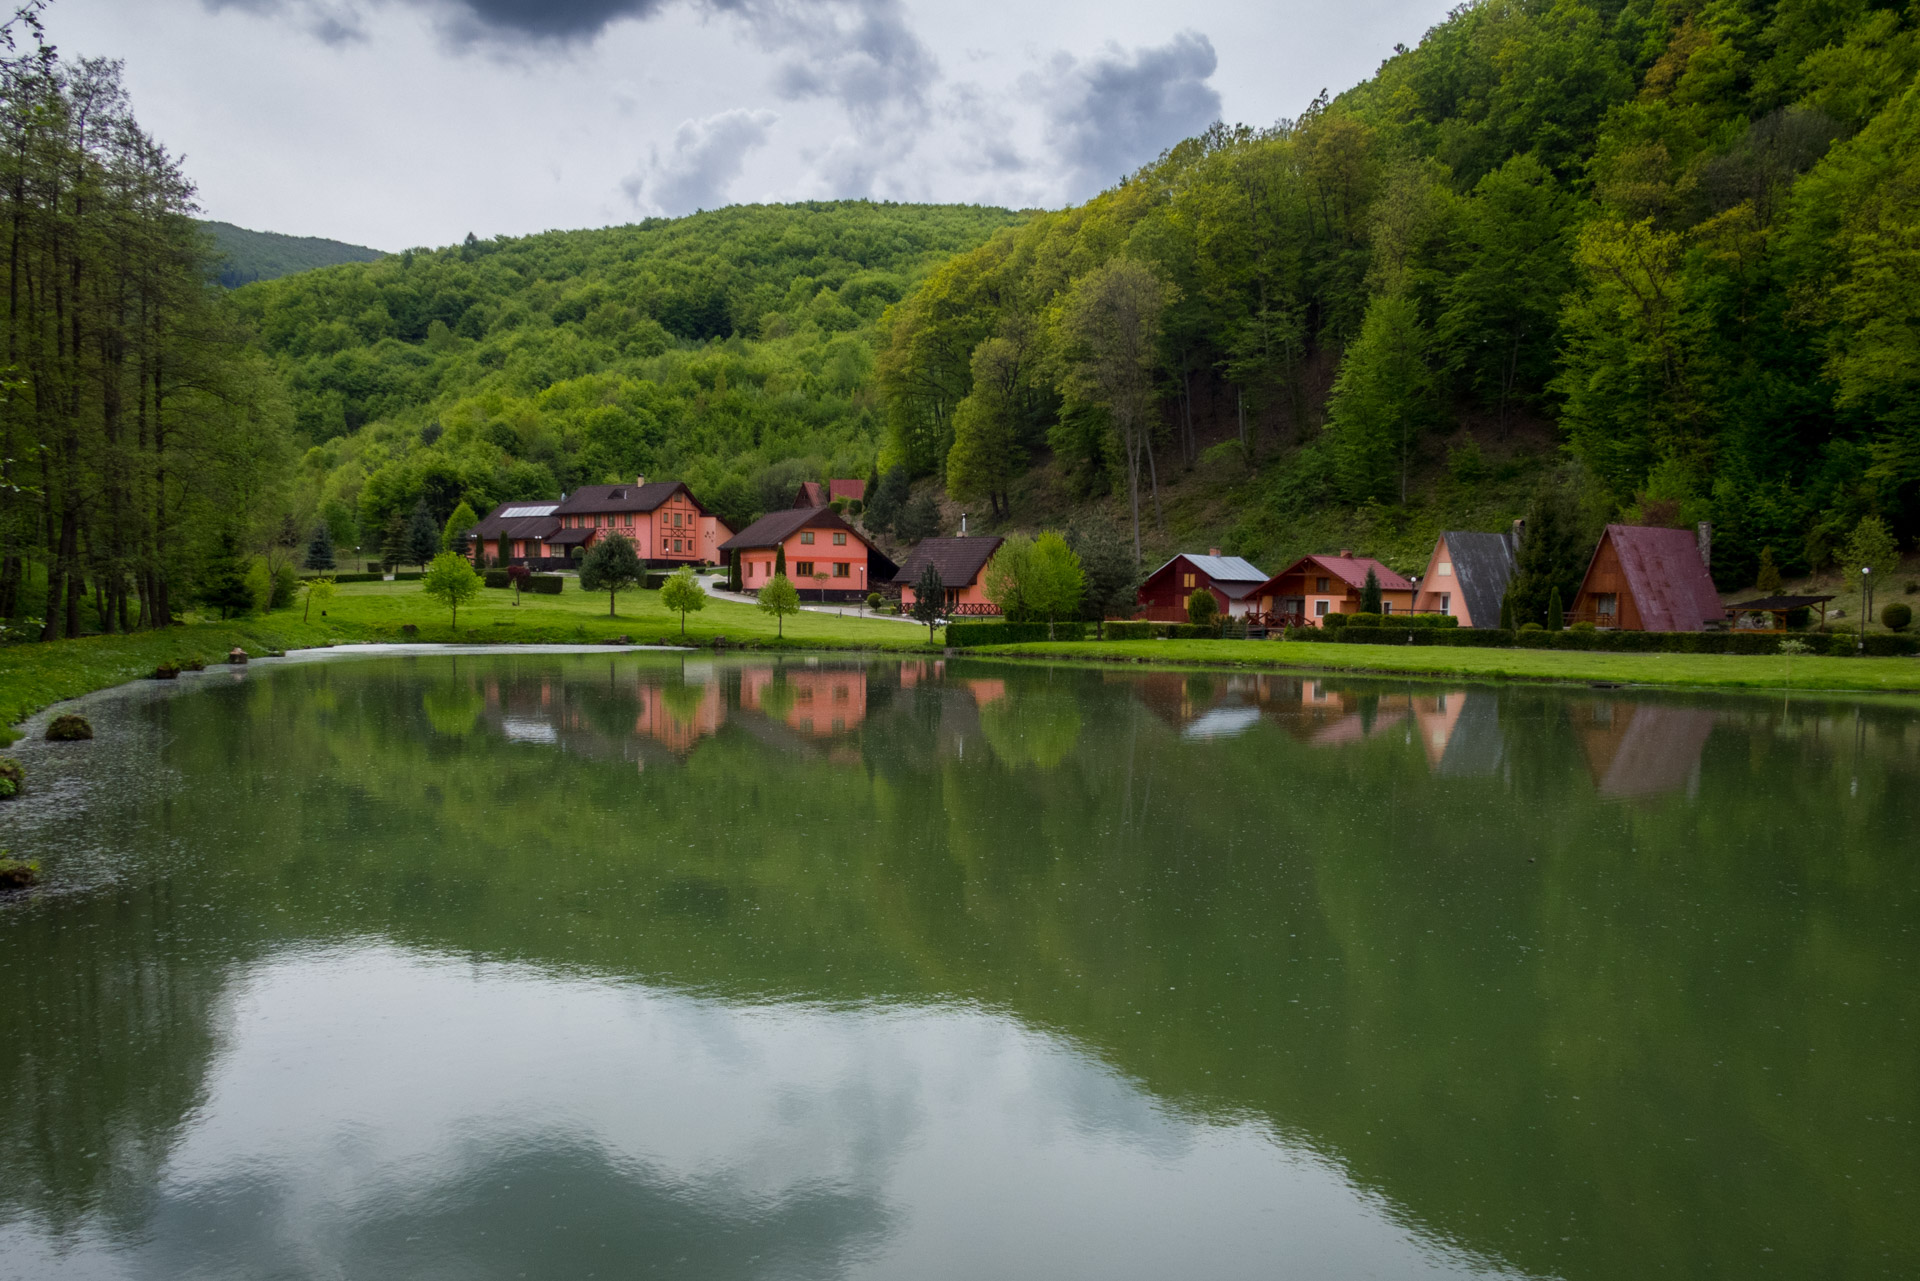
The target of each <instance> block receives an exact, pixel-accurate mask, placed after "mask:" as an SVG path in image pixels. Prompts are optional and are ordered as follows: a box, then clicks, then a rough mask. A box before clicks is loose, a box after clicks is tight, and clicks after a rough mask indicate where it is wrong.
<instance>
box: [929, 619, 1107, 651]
mask: <svg viewBox="0 0 1920 1281" xmlns="http://www.w3.org/2000/svg"><path fill="white" fill-rule="evenodd" d="M1086 638H1087V625H1086V624H1085V623H1081V622H1071V623H1055V624H1054V625H1053V639H1054V640H1063V641H1077V640H1085V639H1086ZM1046 639H1047V625H1046V624H1045V623H948V624H947V644H949V645H952V646H954V647H956V648H967V647H970V646H974V645H1026V644H1031V643H1033V642H1035V641H1043V640H1046Z"/></svg>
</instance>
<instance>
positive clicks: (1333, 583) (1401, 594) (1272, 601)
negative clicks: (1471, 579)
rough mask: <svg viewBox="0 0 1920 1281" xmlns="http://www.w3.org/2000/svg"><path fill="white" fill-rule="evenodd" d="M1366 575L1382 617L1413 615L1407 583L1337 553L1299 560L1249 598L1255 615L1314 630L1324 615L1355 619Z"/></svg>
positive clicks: (1367, 559) (1367, 561)
mask: <svg viewBox="0 0 1920 1281" xmlns="http://www.w3.org/2000/svg"><path fill="white" fill-rule="evenodd" d="M1368 570H1372V571H1373V576H1374V579H1375V580H1376V581H1377V582H1378V583H1379V584H1380V609H1381V612H1382V613H1387V614H1404V613H1407V612H1408V611H1410V610H1412V608H1413V594H1414V592H1413V584H1412V583H1411V582H1409V581H1408V580H1407V579H1406V578H1405V577H1403V576H1401V575H1399V574H1396V573H1394V572H1393V571H1392V570H1390V569H1388V568H1387V567H1386V566H1385V565H1383V564H1381V563H1380V562H1379V561H1377V560H1375V559H1373V558H1372V557H1371V556H1355V555H1354V554H1353V553H1352V552H1351V551H1348V550H1345V549H1342V550H1341V552H1340V554H1339V555H1338V556H1302V557H1301V558H1300V559H1299V560H1297V561H1295V562H1294V563H1293V564H1291V565H1289V566H1287V567H1286V568H1285V569H1283V570H1281V571H1280V572H1279V573H1277V574H1275V575H1274V576H1273V577H1272V578H1269V579H1268V580H1267V581H1266V582H1264V583H1261V584H1260V586H1259V589H1258V590H1257V591H1255V592H1254V593H1253V607H1254V612H1256V613H1259V614H1261V615H1263V616H1265V617H1267V618H1269V619H1271V620H1272V621H1273V622H1274V623H1275V624H1276V625H1279V626H1289V627H1298V626H1301V625H1303V624H1305V625H1310V626H1313V627H1319V626H1321V624H1322V620H1324V619H1325V618H1326V617H1327V615H1329V614H1357V613H1359V612H1360V593H1361V592H1362V591H1364V590H1365V589H1366V586H1367V571H1368ZM1496 612H1497V611H1496Z"/></svg>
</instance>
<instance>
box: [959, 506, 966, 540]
mask: <svg viewBox="0 0 1920 1281" xmlns="http://www.w3.org/2000/svg"><path fill="white" fill-rule="evenodd" d="M966 536H967V514H966V513H965V512H961V513H960V537H962V538H965V537H966Z"/></svg>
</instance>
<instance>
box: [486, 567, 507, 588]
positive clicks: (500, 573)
mask: <svg viewBox="0 0 1920 1281" xmlns="http://www.w3.org/2000/svg"><path fill="white" fill-rule="evenodd" d="M483 577H484V578H485V579H486V582H487V586H489V587H511V586H513V579H511V578H509V577H508V576H507V571H506V570H504V569H490V570H488V571H487V572H486V573H485V575H483Z"/></svg>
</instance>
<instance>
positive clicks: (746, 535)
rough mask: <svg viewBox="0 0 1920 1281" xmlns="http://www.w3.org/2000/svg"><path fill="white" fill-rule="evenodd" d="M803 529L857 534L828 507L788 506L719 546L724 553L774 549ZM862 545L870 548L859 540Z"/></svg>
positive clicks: (757, 521) (767, 515)
mask: <svg viewBox="0 0 1920 1281" xmlns="http://www.w3.org/2000/svg"><path fill="white" fill-rule="evenodd" d="M803 529H844V530H846V531H847V532H849V533H851V534H852V535H853V536H854V537H855V538H860V531H858V530H856V529H854V527H853V526H851V525H849V524H847V522H846V521H844V520H841V519H840V514H839V513H838V512H836V511H834V510H833V508H831V507H789V508H787V510H785V511H778V512H768V513H767V514H766V515H765V516H762V517H761V518H760V519H759V520H756V521H754V522H753V524H751V525H748V526H747V527H746V528H745V529H743V530H741V531H740V532H739V533H737V534H735V535H734V536H733V537H732V538H729V539H728V540H727V541H726V542H724V543H721V544H720V550H721V551H723V552H737V551H751V550H753V549H754V548H757V547H777V546H779V545H780V544H781V543H784V542H786V541H787V539H789V538H791V537H793V535H795V534H797V533H799V532H800V531H801V530H803ZM860 542H861V545H862V546H868V547H870V546H871V545H870V544H868V543H867V540H866V539H864V538H860Z"/></svg>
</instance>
